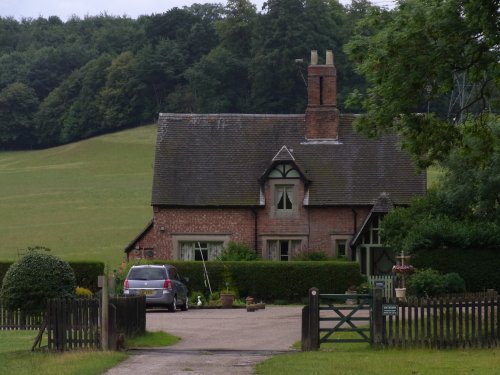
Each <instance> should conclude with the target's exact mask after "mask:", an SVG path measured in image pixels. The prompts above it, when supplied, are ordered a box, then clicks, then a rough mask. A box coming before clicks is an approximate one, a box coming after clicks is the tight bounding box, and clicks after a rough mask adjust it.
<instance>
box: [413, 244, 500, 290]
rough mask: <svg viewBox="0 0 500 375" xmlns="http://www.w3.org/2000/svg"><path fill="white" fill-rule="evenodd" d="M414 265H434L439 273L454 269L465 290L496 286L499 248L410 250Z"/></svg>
mask: <svg viewBox="0 0 500 375" xmlns="http://www.w3.org/2000/svg"><path fill="white" fill-rule="evenodd" d="M411 263H412V264H413V265H414V266H415V267H417V268H430V267H432V268H433V269H436V270H438V271H440V272H442V273H449V272H456V273H458V274H459V275H460V276H461V277H463V279H464V280H465V286H466V290H467V291H468V292H482V291H485V290H486V289H496V290H500V272H498V270H499V269H500V248H491V249H486V248H483V249H459V248H450V247H448V248H443V249H433V250H422V251H418V252H416V253H414V254H412V258H411Z"/></svg>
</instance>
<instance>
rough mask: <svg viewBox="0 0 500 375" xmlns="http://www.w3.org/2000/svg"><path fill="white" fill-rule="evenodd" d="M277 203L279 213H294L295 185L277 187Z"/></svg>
mask: <svg viewBox="0 0 500 375" xmlns="http://www.w3.org/2000/svg"><path fill="white" fill-rule="evenodd" d="M275 194H276V197H275V202H276V210H277V212H282V213H285V212H292V210H293V201H294V196H293V195H294V194H293V185H276V187H275Z"/></svg>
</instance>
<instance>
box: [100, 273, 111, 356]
mask: <svg viewBox="0 0 500 375" xmlns="http://www.w3.org/2000/svg"><path fill="white" fill-rule="evenodd" d="M99 285H100V286H101V287H102V299H101V348H102V350H108V348H109V341H108V340H109V339H108V333H109V331H108V324H109V292H108V278H107V277H106V276H99Z"/></svg>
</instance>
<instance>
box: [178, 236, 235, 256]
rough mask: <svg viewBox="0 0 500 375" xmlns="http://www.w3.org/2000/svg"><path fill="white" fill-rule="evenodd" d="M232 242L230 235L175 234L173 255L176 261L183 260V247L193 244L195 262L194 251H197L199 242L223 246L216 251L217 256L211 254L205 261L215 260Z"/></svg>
mask: <svg viewBox="0 0 500 375" xmlns="http://www.w3.org/2000/svg"><path fill="white" fill-rule="evenodd" d="M229 241H230V236H229V235H211V234H191V235H190V234H174V235H172V243H173V255H174V259H176V260H182V253H181V251H182V246H183V244H184V245H185V244H192V245H193V254H192V257H189V258H192V259H189V260H192V261H194V251H195V245H197V243H198V242H200V243H202V244H203V243H208V244H215V243H218V244H221V246H220V247H219V250H217V251H216V253H217V254H210V253H209V257H208V259H205V260H214V259H215V258H216V257H217V255H220V252H222V249H223V248H225V247H226V246H227V244H228V243H229Z"/></svg>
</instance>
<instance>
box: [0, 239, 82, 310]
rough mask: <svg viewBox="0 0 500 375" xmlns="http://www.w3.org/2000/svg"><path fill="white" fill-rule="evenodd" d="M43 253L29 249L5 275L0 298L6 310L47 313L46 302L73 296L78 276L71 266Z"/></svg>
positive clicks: (36, 249)
mask: <svg viewBox="0 0 500 375" xmlns="http://www.w3.org/2000/svg"><path fill="white" fill-rule="evenodd" d="M40 249H41V248H34V249H28V250H29V251H28V254H27V255H25V256H24V257H22V258H21V259H20V260H19V261H17V262H16V263H14V264H13V265H12V266H11V267H10V268H9V270H8V271H7V273H6V274H5V277H4V280H3V284H2V291H1V297H2V300H3V303H4V306H6V307H7V308H10V309H21V310H23V311H26V312H38V311H44V310H45V306H46V301H47V299H49V298H58V297H60V298H66V297H72V296H74V291H75V274H74V272H73V270H72V269H71V267H70V265H69V264H68V263H67V262H64V261H62V260H60V259H59V258H56V257H55V256H52V255H49V254H45V253H42V252H41V251H40Z"/></svg>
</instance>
